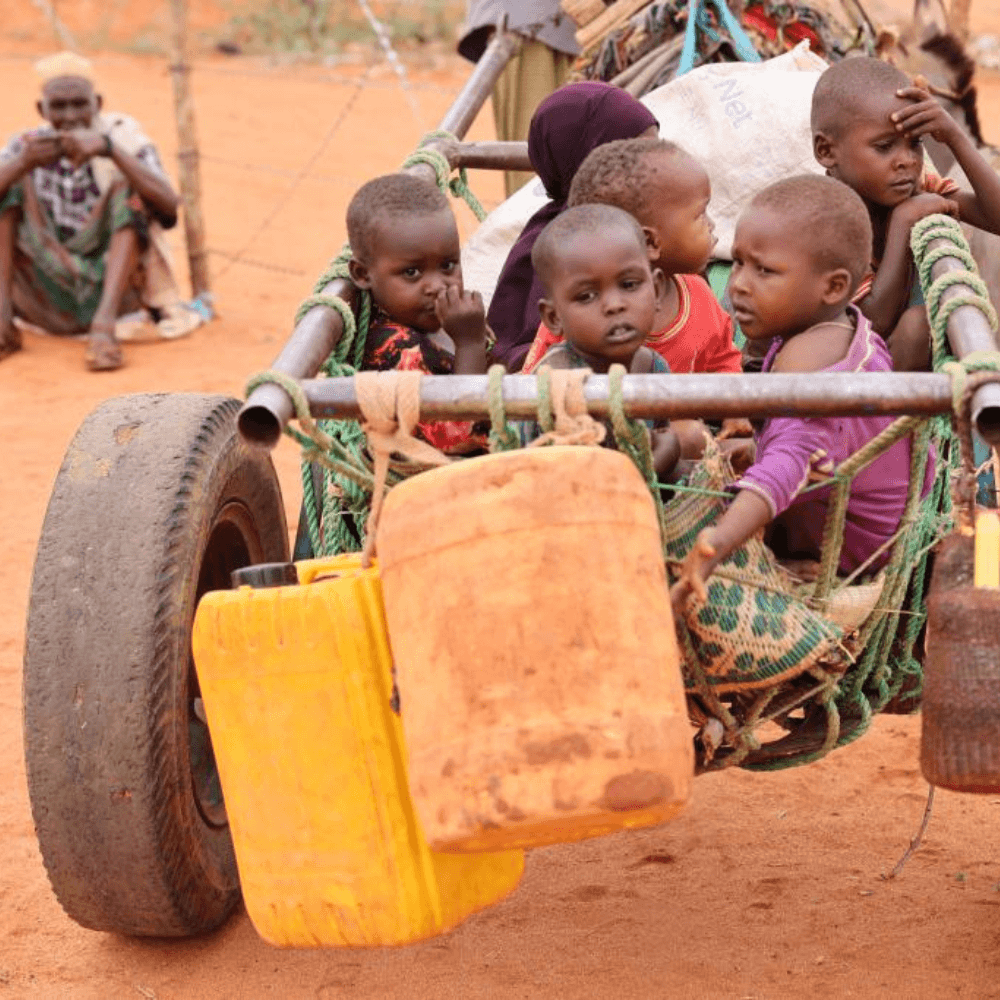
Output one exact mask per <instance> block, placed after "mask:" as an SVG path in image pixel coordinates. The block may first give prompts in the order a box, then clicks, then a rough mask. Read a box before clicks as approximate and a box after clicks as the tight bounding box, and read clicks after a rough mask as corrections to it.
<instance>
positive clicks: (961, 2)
mask: <svg viewBox="0 0 1000 1000" xmlns="http://www.w3.org/2000/svg"><path fill="white" fill-rule="evenodd" d="M971 6H972V0H951V10H949V11H948V27H949V28H951V30H952V31H953V32H954V33H955V34H956V35H957V36H958V40H959V41H960V42H963V43H964V42H967V41H968V40H969V8H970V7H971Z"/></svg>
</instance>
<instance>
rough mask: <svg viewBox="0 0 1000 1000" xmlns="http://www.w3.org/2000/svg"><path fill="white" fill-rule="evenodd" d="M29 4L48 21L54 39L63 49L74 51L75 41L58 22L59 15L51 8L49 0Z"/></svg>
mask: <svg viewBox="0 0 1000 1000" xmlns="http://www.w3.org/2000/svg"><path fill="white" fill-rule="evenodd" d="M31 2H32V4H33V5H34V6H35V7H37V8H38V10H40V11H41V12H42V13H43V14H44V15H45V16H46V17H47V18H48V19H49V23H50V24H51V25H52V30H53V31H54V32H55V34H56V38H58V39H59V42H60V44H61V45H62V46H63V48H65V49H73V50H74V51H75V50H76V39H75V38H74V37H73V36H72V35H71V34H70V33H69V30H68V29H67V28H66V25H65V24H63V23H62V21H60V20H59V15H58V14H57V13H56V9H55V7H53V6H52V4H51V3H50V2H49V0H31Z"/></svg>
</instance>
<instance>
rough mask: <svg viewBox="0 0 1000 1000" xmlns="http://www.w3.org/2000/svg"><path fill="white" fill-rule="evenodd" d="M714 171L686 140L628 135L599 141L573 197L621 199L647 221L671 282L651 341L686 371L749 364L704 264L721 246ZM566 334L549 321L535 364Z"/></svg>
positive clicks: (655, 259)
mask: <svg viewBox="0 0 1000 1000" xmlns="http://www.w3.org/2000/svg"><path fill="white" fill-rule="evenodd" d="M710 196H711V189H710V187H709V181H708V175H707V174H706V173H705V171H704V170H703V169H702V168H701V165H700V164H699V163H698V162H697V161H696V160H695V159H693V158H692V157H691V156H689V155H688V154H687V153H685V152H684V151H683V150H682V149H681V148H680V147H679V146H676V145H674V143H672V142H667V141H666V140H662V139H627V140H624V141H619V142H609V143H607V144H605V145H603V146H600V147H598V148H597V149H595V150H594V151H593V152H592V153H591V154H590V155H589V156H588V157H587V159H586V160H584V162H583V164H582V166H581V167H580V169H579V170H578V171H577V174H576V176H575V177H574V179H573V184H572V187H571V188H570V194H569V204H570V205H585V204H588V203H599V204H604V205H614V206H615V207H616V208H620V209H623V210H624V211H626V212H628V213H629V214H630V215H632V216H634V217H635V218H636V219H637V220H638V221H639V225H640V226H641V227H642V229H643V231H644V233H645V238H646V241H647V244H648V248H649V257H650V260H651V262H652V264H653V266H654V267H656V268H659V269H660V270H661V271H662V272H663V273H664V274H665V276H666V289H665V293H664V296H663V299H662V300H661V302H660V306H659V308H658V310H657V314H656V318H655V320H654V325H653V330H654V331H655V332H654V333H652V335H651V336H650V338H649V340H648V341H647V345H648V346H649V347H651V348H652V349H653V350H654V351H656V352H657V353H658V354H659V355H660V356H661V357H662V358H663V359H664V360H665V361H666V362H667V364H668V365H669V366H670V370H671V371H672V372H674V373H678V372H735V373H739V372H741V371H742V359H741V355H740V352H739V350H738V349H737V348H736V347H735V345H734V344H733V324H732V320H731V319H730V318H729V316H728V314H727V313H726V312H725V311H724V310H723V309H722V307H721V306H720V305H719V304H718V302H716V300H715V296H714V295H713V294H712V290H711V289H710V288H709V287H708V283H707V282H706V281H705V280H704V278H701V277H699V275H698V272H699V271H702V270H704V268H705V265H706V264H707V263H708V259H709V255H710V254H711V252H712V248H713V247H714V246H715V234H714V229H713V226H712V222H711V219H709V217H708V212H707V209H708V201H709V198H710ZM557 340H558V338H557V336H556V334H555V333H554V331H552V330H551V328H549V327H548V325H547V324H545V323H543V325H542V327H541V328H540V329H539V331H538V334H537V336H536V338H535V342H534V343H533V344H532V346H531V351H530V352H529V353H528V357H527V359H526V361H525V365H524V371H526V372H530V371H531V370H532V369H533V368H534V367H535V366H536V365H537V364H538V361H539V359H540V358H541V356H542V355H543V354H545V352H546V351H547V350H548V349H549V348H550V347H551V346H552V344H554V343H556V342H557Z"/></svg>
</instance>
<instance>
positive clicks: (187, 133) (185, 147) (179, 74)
mask: <svg viewBox="0 0 1000 1000" xmlns="http://www.w3.org/2000/svg"><path fill="white" fill-rule="evenodd" d="M170 11H171V13H172V15H173V24H172V30H171V34H170V43H171V44H170V76H171V78H172V80H173V84H174V115H175V117H176V119H177V160H178V170H179V175H180V188H181V204H182V205H183V206H184V233H185V239H186V242H187V256H188V267H189V269H190V272H191V291H192V293H193V294H194V296H195V298H198V297H199V296H207V295H208V294H209V293H210V285H209V280H208V254H207V253H206V251H205V227H204V225H203V223H202V217H201V177H200V174H199V167H198V134H197V131H196V129H195V123H194V101H193V99H192V97H191V85H190V84H191V79H190V78H191V67H190V66H189V65H188V61H187V12H186V10H185V0H170Z"/></svg>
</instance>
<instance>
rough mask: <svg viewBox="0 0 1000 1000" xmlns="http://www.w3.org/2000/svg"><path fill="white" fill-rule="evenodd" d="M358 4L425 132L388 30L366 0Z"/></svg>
mask: <svg viewBox="0 0 1000 1000" xmlns="http://www.w3.org/2000/svg"><path fill="white" fill-rule="evenodd" d="M358 6H359V7H360V8H361V12H362V13H363V14H364V15H365V17H366V18H367V19H368V23H369V24H370V25H371V28H372V31H374V32H375V37H376V38H377V39H378V43H379V45H381V46H382V51H383V52H384V53H385V58H386V61H387V62H388V63H389V65H390V66H391V67H392V69H393V71H394V72H395V74H396V76H398V77H399V84H400V86H401V87H402V88H403V96H404V97H405V98H406V103H407V104H409V106H410V111H411V112H412V113H413V119H414V121H416V123H417V125H418V126H419V128H420V131H421V132H426V131H427V129H426V126H425V125H424V116H423V113H422V112H421V110H420V102H419V101H418V100H417V95H416V94H415V93H414V92H413V89H412V88H411V87H410V79H409V77H408V76H407V75H406V67H405V66H404V65H403V64H402V62H400V59H399V56H398V55H397V54H396V50H395V49H394V48H393V47H392V39H391V38H390V37H389V31H388V29H387V28H386V26H385V25H384V24H383V23H382V22H381V21H380V20H379V19H378V18H377V17H376V16H375V12H374V11H373V10H372V9H371V7H369V6H368V0H358Z"/></svg>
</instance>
